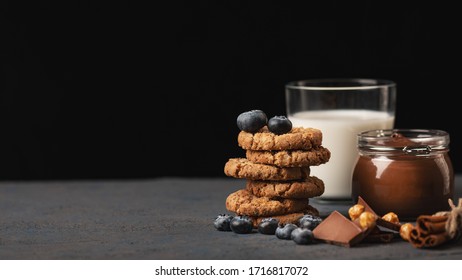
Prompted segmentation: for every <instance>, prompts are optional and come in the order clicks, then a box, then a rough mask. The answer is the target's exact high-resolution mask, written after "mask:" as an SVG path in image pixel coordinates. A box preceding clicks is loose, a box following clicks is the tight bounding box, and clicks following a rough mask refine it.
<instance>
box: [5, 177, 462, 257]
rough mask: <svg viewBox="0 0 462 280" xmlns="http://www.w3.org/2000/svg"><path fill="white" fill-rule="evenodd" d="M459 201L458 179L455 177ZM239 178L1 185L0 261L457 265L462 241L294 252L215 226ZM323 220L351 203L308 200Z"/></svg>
mask: <svg viewBox="0 0 462 280" xmlns="http://www.w3.org/2000/svg"><path fill="white" fill-rule="evenodd" d="M456 185H457V187H456V190H457V193H456V197H457V198H458V197H461V196H462V175H458V176H456ZM244 186H245V182H244V181H241V180H239V179H233V178H223V179H219V178H217V179H180V178H161V179H153V180H126V181H73V182H56V181H55V182H2V183H0V259H151V260H161V259H255V260H257V259H462V242H461V243H459V244H456V245H452V246H449V245H444V246H441V247H439V248H433V249H415V248H413V247H412V246H411V245H410V244H409V243H407V242H404V241H401V240H400V239H396V240H394V241H393V242H392V243H390V244H360V245H359V246H356V247H353V248H343V247H339V246H335V245H329V244H321V243H320V244H314V245H297V244H295V242H293V241H290V240H279V239H277V238H276V237H275V236H272V235H269V236H268V235H263V234H259V233H252V234H247V235H238V234H235V233H233V232H220V231H217V230H215V228H214V227H213V220H214V219H215V217H216V215H217V214H219V213H226V212H227V211H226V208H225V199H226V197H227V195H228V194H229V193H231V192H233V191H235V190H237V189H240V188H243V187H244ZM311 203H312V204H313V205H315V206H316V207H317V208H318V209H319V210H320V211H321V214H322V215H323V216H326V215H327V214H328V213H330V212H331V211H332V210H334V209H335V210H339V211H340V212H342V213H344V214H346V211H347V209H348V207H349V206H350V204H341V203H337V204H326V203H319V202H318V201H315V200H312V201H311Z"/></svg>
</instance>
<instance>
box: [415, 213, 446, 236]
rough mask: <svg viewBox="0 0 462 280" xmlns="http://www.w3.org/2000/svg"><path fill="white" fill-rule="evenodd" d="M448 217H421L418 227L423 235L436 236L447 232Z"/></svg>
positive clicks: (418, 220)
mask: <svg viewBox="0 0 462 280" xmlns="http://www.w3.org/2000/svg"><path fill="white" fill-rule="evenodd" d="M447 220H448V217H447V216H434V215H421V216H419V217H418V218H417V221H416V225H417V228H419V230H420V232H421V233H422V234H426V235H427V234H436V233H442V232H445V231H446V221H447Z"/></svg>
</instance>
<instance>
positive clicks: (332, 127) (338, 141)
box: [285, 79, 396, 200]
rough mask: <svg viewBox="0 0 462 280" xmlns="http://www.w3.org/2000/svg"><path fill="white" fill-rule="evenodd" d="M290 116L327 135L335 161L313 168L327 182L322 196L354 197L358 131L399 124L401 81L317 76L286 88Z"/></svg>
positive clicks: (325, 144) (326, 142)
mask: <svg viewBox="0 0 462 280" xmlns="http://www.w3.org/2000/svg"><path fill="white" fill-rule="evenodd" d="M285 97H286V110H287V117H288V118H289V119H290V121H291V122H292V125H293V126H294V127H297V126H302V127H312V128H317V129H320V130H321V131H322V133H323V140H322V146H323V147H325V148H327V149H329V150H330V152H331V157H330V160H329V161H328V162H327V163H324V164H321V165H319V166H312V167H311V175H312V176H316V177H318V178H319V179H321V180H323V182H324V185H325V191H324V194H323V195H322V196H320V197H319V198H320V199H322V200H351V182H352V175H353V168H354V166H355V163H356V160H357V157H358V151H357V134H358V133H360V132H362V131H366V130H372V129H391V128H394V121H395V107H396V84H395V83H394V82H393V81H389V80H379V79H316V80H302V81H293V82H289V83H287V84H286V86H285Z"/></svg>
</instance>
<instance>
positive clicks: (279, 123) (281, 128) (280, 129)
mask: <svg viewBox="0 0 462 280" xmlns="http://www.w3.org/2000/svg"><path fill="white" fill-rule="evenodd" d="M268 129H269V131H271V132H272V133H274V134H284V133H288V132H290V131H291V130H292V122H291V121H290V120H289V119H288V118H287V117H286V116H274V117H272V118H271V119H269V121H268Z"/></svg>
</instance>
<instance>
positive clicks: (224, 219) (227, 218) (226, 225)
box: [213, 214, 233, 231]
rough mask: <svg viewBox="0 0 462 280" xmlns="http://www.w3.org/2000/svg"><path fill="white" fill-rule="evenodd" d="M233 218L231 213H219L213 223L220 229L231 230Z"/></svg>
mask: <svg viewBox="0 0 462 280" xmlns="http://www.w3.org/2000/svg"><path fill="white" fill-rule="evenodd" d="M232 219H233V216H231V215H228V214H219V215H218V216H217V217H216V219H215V221H214V222H213V225H214V226H215V228H216V229H217V230H219V231H231V227H230V224H231V220H232Z"/></svg>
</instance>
